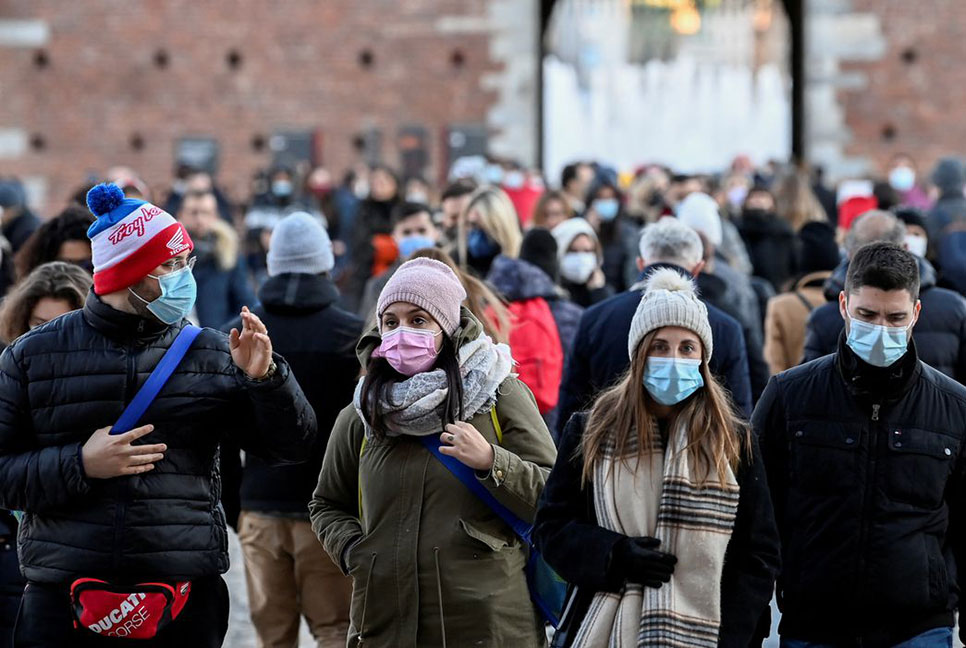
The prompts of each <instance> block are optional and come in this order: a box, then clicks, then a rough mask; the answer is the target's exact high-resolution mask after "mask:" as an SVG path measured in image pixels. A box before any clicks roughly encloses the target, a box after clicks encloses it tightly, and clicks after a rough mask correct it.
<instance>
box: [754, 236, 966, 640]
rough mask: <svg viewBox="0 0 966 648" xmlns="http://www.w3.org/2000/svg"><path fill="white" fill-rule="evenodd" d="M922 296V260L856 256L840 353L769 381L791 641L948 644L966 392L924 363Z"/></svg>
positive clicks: (843, 300)
mask: <svg viewBox="0 0 966 648" xmlns="http://www.w3.org/2000/svg"><path fill="white" fill-rule="evenodd" d="M918 296H919V272H918V266H917V264H916V259H915V257H914V256H913V255H912V254H910V253H909V252H907V251H906V250H903V249H902V248H900V247H899V246H897V245H894V244H891V243H872V244H870V245H868V246H866V247H863V248H861V249H859V250H858V251H857V252H856V253H855V254H854V255H853V258H852V263H851V265H850V267H849V272H848V276H847V278H846V283H845V290H844V291H843V292H842V293H841V294H840V295H839V308H840V309H841V313H842V316H843V317H844V318H846V320H847V322H848V323H847V325H846V331H845V332H844V333H843V334H842V335H841V337H840V338H839V347H838V351H837V352H836V353H834V354H832V355H829V356H825V357H823V358H821V359H819V360H815V361H813V362H810V363H808V364H806V365H802V366H799V367H795V368H794V369H790V370H789V371H786V372H784V373H781V374H778V375H777V376H775V377H774V378H772V380H771V381H770V382H769V384H768V388H767V389H766V390H765V393H764V395H763V396H762V399H761V401H760V402H759V403H758V407H757V408H756V409H755V414H754V417H753V419H752V422H753V425H754V429H755V432H756V433H757V434H758V437H759V441H760V445H761V450H762V455H763V457H764V460H765V467H766V471H767V473H768V482H769V487H770V488H771V492H772V502H773V504H774V506H775V518H776V519H777V520H778V525H779V531H780V534H781V539H782V554H783V555H782V564H783V566H784V567H783V571H782V574H781V577H780V578H779V581H778V600H779V601H780V602H781V606H780V607H781V610H782V623H781V628H780V631H781V635H782V645H783V646H784V645H787V646H788V647H789V648H798V647H800V646H814V647H817V648H824V647H826V646H896V645H899V644H902V645H903V646H906V645H908V646H920V647H933V646H936V647H938V646H950V645H952V626H953V622H954V619H953V616H954V613H955V612H956V611H957V609H958V607H959V592H960V591H961V588H962V585H963V584H964V581H966V578H963V576H964V572H963V570H961V569H958V566H960V565H963V562H962V561H963V560H964V559H966V552H964V550H966V538H964V536H963V526H962V525H963V522H964V520H963V515H964V509H963V506H964V502H963V495H964V486H966V481H964V471H966V457H964V453H966V443H963V437H964V430H963V425H962V421H963V420H966V388H963V387H962V386H961V385H959V384H957V383H955V382H954V381H952V380H950V379H949V378H947V377H946V376H944V375H942V374H941V373H940V372H938V371H936V370H935V369H933V368H931V367H929V366H928V365H926V364H925V363H924V362H922V361H921V360H920V359H919V357H918V354H917V347H916V344H915V343H914V342H912V341H911V337H910V335H909V332H910V331H911V330H912V328H913V327H915V326H916V324H917V322H918V321H919V320H920V309H921V310H922V311H923V312H925V306H924V305H922V304H921V303H920V302H919V299H918ZM907 641H908V642H909V643H908V644H907V643H903V642H907Z"/></svg>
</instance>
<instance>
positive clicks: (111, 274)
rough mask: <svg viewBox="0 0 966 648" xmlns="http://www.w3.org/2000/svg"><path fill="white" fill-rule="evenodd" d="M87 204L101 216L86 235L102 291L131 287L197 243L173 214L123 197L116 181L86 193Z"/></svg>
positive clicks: (96, 289)
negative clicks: (89, 241)
mask: <svg viewBox="0 0 966 648" xmlns="http://www.w3.org/2000/svg"><path fill="white" fill-rule="evenodd" d="M87 207H88V209H90V210H91V213H92V214H94V216H96V217H97V220H96V221H94V224H93V225H91V227H90V229H89V230H87V237H88V238H89V239H90V240H91V251H92V252H93V257H94V258H93V262H94V292H95V293H96V294H98V295H107V294H109V293H112V292H117V291H118V290H124V289H125V288H128V287H130V286H133V285H134V284H136V283H137V282H139V281H141V279H143V278H144V277H146V276H147V275H148V274H150V273H151V272H152V271H153V270H154V269H155V268H156V267H158V266H159V265H161V264H162V263H164V262H165V261H167V260H169V259H171V258H172V257H176V256H178V255H179V254H181V253H182V252H184V251H185V250H193V249H194V247H195V246H194V243H192V241H191V237H190V236H188V231H187V230H186V229H185V228H184V226H183V225H182V224H181V223H179V222H178V221H176V220H175V219H174V218H172V216H171V214H169V213H168V212H166V211H164V210H163V209H161V208H160V207H157V206H155V205H152V204H151V203H149V202H145V201H143V200H137V199H135V198H125V197H124V192H123V191H121V188H120V187H118V186H117V185H116V184H112V183H104V184H99V185H97V186H95V187H94V188H93V189H91V190H90V191H88V192H87Z"/></svg>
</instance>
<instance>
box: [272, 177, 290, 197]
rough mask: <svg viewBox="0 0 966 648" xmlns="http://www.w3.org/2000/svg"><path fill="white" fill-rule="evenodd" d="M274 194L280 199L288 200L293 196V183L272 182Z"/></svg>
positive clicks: (284, 181) (286, 181)
mask: <svg viewBox="0 0 966 648" xmlns="http://www.w3.org/2000/svg"><path fill="white" fill-rule="evenodd" d="M272 193H273V194H275V195H276V196H278V197H279V198H288V197H289V196H291V195H292V183H291V182H289V181H288V180H275V181H273V182H272Z"/></svg>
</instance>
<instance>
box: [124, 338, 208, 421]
mask: <svg viewBox="0 0 966 648" xmlns="http://www.w3.org/2000/svg"><path fill="white" fill-rule="evenodd" d="M199 333H201V329H200V328H198V327H197V326H192V325H190V324H189V325H188V326H186V327H184V328H183V329H181V332H180V333H178V337H176V338H175V340H174V342H173V343H172V344H171V346H169V347H168V350H167V351H165V352H164V356H163V357H162V358H161V362H159V363H158V366H156V367H155V368H154V371H152V372H151V375H150V376H148V379H147V380H146V381H145V383H144V385H142V386H141V389H139V390H138V393H137V394H135V395H134V398H133V399H131V402H130V403H128V406H127V407H126V408H125V409H124V411H123V412H122V413H121V416H120V417H119V418H118V419H117V422H116V423H115V424H114V426H113V427H112V428H111V432H110V433H111V434H124V433H125V432H129V431H131V430H132V429H134V426H135V425H137V423H138V421H140V420H141V417H142V416H144V413H145V412H146V411H147V410H148V407H150V406H151V403H152V402H154V399H155V398H156V397H157V395H158V394H159V393H160V392H161V388H162V387H164V385H165V383H166V382H168V379H169V378H170V377H171V374H173V373H174V370H175V369H177V368H178V365H179V364H181V360H182V359H183V358H184V356H185V354H186V353H188V349H190V348H191V345H192V343H193V342H194V341H195V338H196V337H198V334H199Z"/></svg>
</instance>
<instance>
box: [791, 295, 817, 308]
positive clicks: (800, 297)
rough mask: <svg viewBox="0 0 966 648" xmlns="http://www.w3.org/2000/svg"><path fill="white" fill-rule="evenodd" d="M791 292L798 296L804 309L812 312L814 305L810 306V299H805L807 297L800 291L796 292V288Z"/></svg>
mask: <svg viewBox="0 0 966 648" xmlns="http://www.w3.org/2000/svg"><path fill="white" fill-rule="evenodd" d="M792 294H793V295H795V296H796V297H798V300H799V301H800V302H802V305H803V306H804V307H805V309H806V310H807V311H808V312H809V313H811V312H812V311H813V310H815V307H814V306H812V302H810V301H808V300H807V299H806V298H805V295H803V294H802V293H800V292H798V291H797V290H796V291H795V292H794V293H792Z"/></svg>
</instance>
